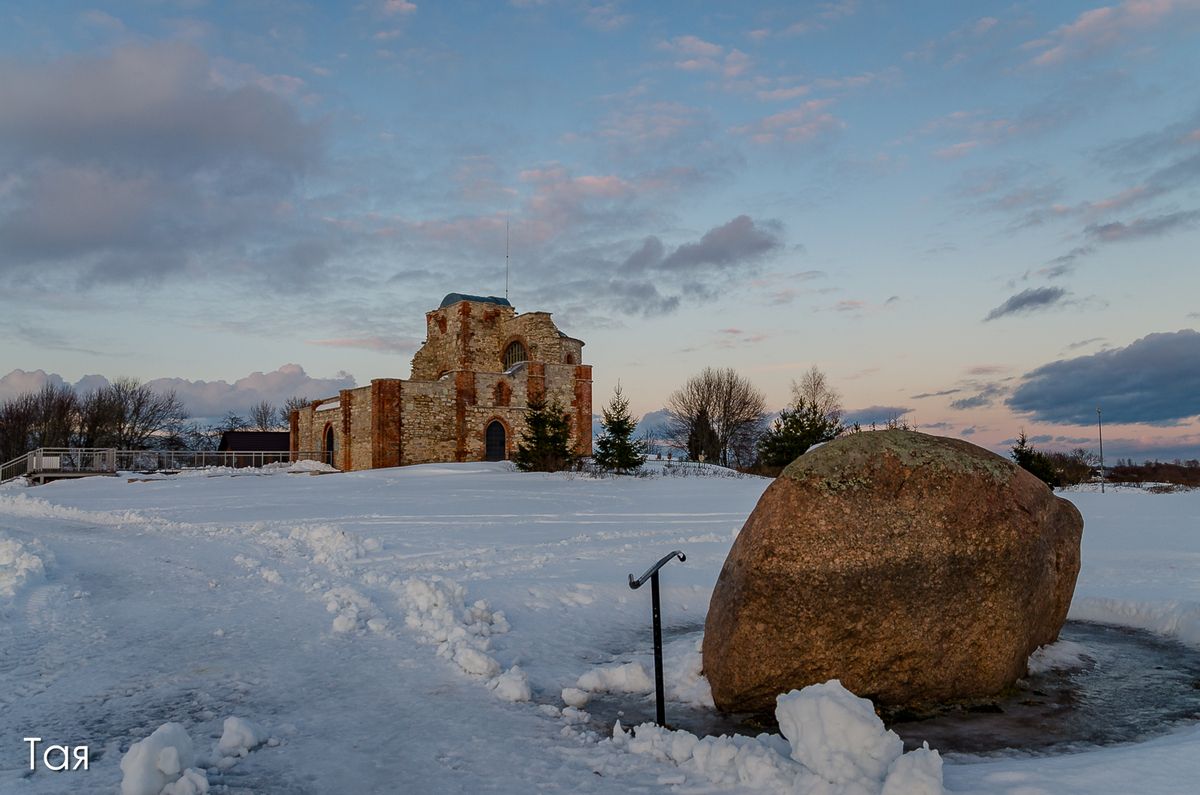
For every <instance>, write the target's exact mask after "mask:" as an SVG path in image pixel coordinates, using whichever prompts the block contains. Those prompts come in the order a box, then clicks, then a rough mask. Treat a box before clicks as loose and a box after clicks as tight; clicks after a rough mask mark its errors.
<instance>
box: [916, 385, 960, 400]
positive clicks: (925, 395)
mask: <svg viewBox="0 0 1200 795" xmlns="http://www.w3.org/2000/svg"><path fill="white" fill-rule="evenodd" d="M961 391H962V388H960V387H955V388H954V389H943V390H941V391H940V392H922V393H921V394H919V395H911V396H910V399H911V400H924V399H925V398H931V397H945V396H947V395H957V394H958V393H959V392H961Z"/></svg>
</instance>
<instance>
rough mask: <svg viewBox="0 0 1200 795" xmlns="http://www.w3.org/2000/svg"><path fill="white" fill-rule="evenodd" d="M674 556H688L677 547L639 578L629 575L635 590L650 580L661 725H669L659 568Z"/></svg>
mask: <svg viewBox="0 0 1200 795" xmlns="http://www.w3.org/2000/svg"><path fill="white" fill-rule="evenodd" d="M672 558H679V561H680V562H681V563H682V562H683V561H685V560H687V556H686V555H684V554H683V553H682V552H680V551H679V550H678V549H676V550H674V551H673V552H671V553H670V554H668V555H666V556H665V557H663V559H662V560H660V561H659V562H658V563H655V564H654V565H653V566H651V567H650V568H649V569H647V570H646V573H645V574H643V575H642V576H641V577H639V578H638V579H636V580H635V579H634V578H633V575H632V574H630V575H629V587H630V588H632V589H634V590H637V589H638V588H641V587H642V585H644V584H645V582H646V580H647V579H649V580H650V604H651V606H652V618H653V621H654V706H655V716H656V717H657V721H656V722H657V723H658V725H659V726H666V725H667V708H666V704H665V703H664V700H663V693H664V691H663V661H662V610H661V608H660V606H659V598H658V570H659V569H661V568H662V567H663V566H665V565H666V564H667V563H668V562H669V561H670V560H671V559H672Z"/></svg>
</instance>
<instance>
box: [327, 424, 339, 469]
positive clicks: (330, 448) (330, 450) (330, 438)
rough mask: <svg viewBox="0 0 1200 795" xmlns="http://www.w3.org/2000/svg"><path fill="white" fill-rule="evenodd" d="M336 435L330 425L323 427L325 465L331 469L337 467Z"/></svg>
mask: <svg viewBox="0 0 1200 795" xmlns="http://www.w3.org/2000/svg"><path fill="white" fill-rule="evenodd" d="M336 456H337V434H335V433H334V432H333V426H332V425H326V426H325V463H326V464H329V466H331V467H335V466H337V459H336Z"/></svg>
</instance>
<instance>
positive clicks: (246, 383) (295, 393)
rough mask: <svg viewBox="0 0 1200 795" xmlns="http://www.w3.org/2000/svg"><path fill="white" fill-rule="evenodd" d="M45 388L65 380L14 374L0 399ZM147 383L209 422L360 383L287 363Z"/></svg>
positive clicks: (82, 388) (1, 382)
mask: <svg viewBox="0 0 1200 795" xmlns="http://www.w3.org/2000/svg"><path fill="white" fill-rule="evenodd" d="M108 383H109V379H108V378H106V377H104V376H101V375H88V376H84V377H83V378H81V379H80V380H79V381H77V382H75V383H74V384H72V385H71V386H73V387H74V388H75V389H76V390H77V391H79V392H81V393H86V392H90V391H92V390H94V389H97V388H99V387H102V386H106V385H107V384H108ZM44 384H54V385H59V386H61V385H64V384H66V382H65V381H64V380H63V378H62V376H60V375H58V374H57V373H47V372H45V371H44V370H34V371H32V372H26V371H24V370H13V371H12V372H10V373H8V374H7V375H5V376H4V377H3V378H0V400H5V399H8V398H10V397H13V396H14V395H17V394H20V393H22V392H29V391H34V390H37V389H41V388H42V386H43V385H44ZM146 384H148V385H149V386H150V387H151V388H152V389H154V390H156V391H158V392H165V391H167V390H175V394H176V396H177V397H178V398H179V399H180V400H182V401H183V404H184V407H185V408H186V409H187V411H188V413H189V415H190V416H192V417H196V418H200V419H210V418H216V417H220V416H222V415H224V414H225V413H226V412H229V411H235V412H238V413H239V414H243V415H244V414H245V413H246V412H247V411H248V410H249V408H250V407H251V406H253V405H254V404H256V403H258V402H260V401H263V400H267V401H270V402H271V403H274V404H276V405H281V404H282V403H283V402H284V401H286V400H287V399H288V398H292V397H308V398H313V399H317V398H322V397H329V396H331V395H335V394H337V392H338V390H341V389H349V388H351V387H353V386H354V385H355V382H354V377H353V376H352V375H350V374H349V373H345V372H343V373H338V374H337V375H336V376H335V377H333V378H313V377H311V376H310V375H308V373H306V372H304V368H303V367H301V366H300V365H298V364H285V365H283V366H282V367H280V368H279V369H278V370H273V371H271V372H269V373H262V372H255V373H251V374H250V375H248V376H245V377H244V378H239V379H237V380H236V381H234V382H233V383H232V384H230V383H229V382H227V381H199V380H198V381H189V380H187V379H184V378H155V379H153V380H151V381H147V382H146Z"/></svg>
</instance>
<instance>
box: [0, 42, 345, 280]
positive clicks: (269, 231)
mask: <svg viewBox="0 0 1200 795" xmlns="http://www.w3.org/2000/svg"><path fill="white" fill-rule="evenodd" d="M278 83H279V81H278V80H276V81H275V82H272V81H271V80H269V79H267V78H265V77H263V76H258V75H257V74H256V73H254V72H253V70H249V71H247V72H246V74H244V75H243V76H242V79H241V82H237V83H234V82H230V81H228V80H224V81H223V80H222V79H221V77H220V70H219V69H218V68H217V67H216V64H214V62H213V61H211V60H210V59H209V58H208V56H207V55H206V54H205V53H204V52H202V51H201V50H199V49H197V48H195V47H194V46H192V45H189V44H185V43H182V42H171V43H163V44H149V45H145V44H127V45H124V46H121V47H119V48H117V49H115V50H113V51H111V52H109V53H107V54H104V55H98V56H91V57H81V58H64V59H61V60H57V61H52V62H48V63H17V62H12V61H9V62H4V63H0V108H2V109H3V111H2V112H0V171H6V172H7V173H8V175H9V184H10V187H9V190H8V195H7V200H6V201H5V202H4V204H3V206H2V207H0V274H3V273H5V272H8V273H10V274H15V273H17V272H36V273H39V274H42V275H44V274H46V273H56V275H61V274H63V273H66V274H72V275H75V276H78V277H82V278H83V280H84V283H85V284H88V285H90V284H103V283H114V282H129V281H144V280H157V279H162V278H164V277H169V276H170V275H172V274H176V273H181V272H184V271H187V270H188V269H189V268H199V267H204V268H205V269H206V270H210V271H211V270H213V269H217V268H219V267H221V266H225V270H226V272H229V273H233V272H248V271H255V272H266V271H270V272H272V273H288V274H289V275H290V278H301V279H302V278H304V277H305V275H306V274H307V275H311V274H312V272H313V270H314V268H313V266H312V261H313V260H312V256H311V253H312V251H313V249H312V247H311V246H312V244H308V243H306V244H291V243H290V242H287V241H290V240H292V239H294V238H295V237H311V235H312V234H313V226H314V225H313V224H310V223H309V222H308V221H307V219H305V218H304V217H303V211H302V207H301V205H302V202H300V201H299V200H298V196H297V185H298V182H299V180H300V179H301V177H303V176H304V175H305V174H306V173H308V172H310V171H311V170H313V169H314V168H315V167H316V165H317V164H318V163H319V161H320V158H321V149H322V146H321V141H322V135H321V130H320V127H319V126H318V125H316V124H313V123H309V122H306V121H305V120H303V119H302V118H301V116H300V115H299V113H298V112H297V110H296V109H295V107H293V105H292V104H291V103H290V102H289V101H288V100H287V99H286V98H285V97H284V96H283V95H282V94H281V93H279V92H278V91H277V90H272V88H274V87H276V86H277V84H278ZM296 245H299V246H300V248H295V246H296ZM247 252H254V254H253V255H252V258H253V260H254V262H253V266H252V267H249V268H248V267H246V266H247V263H246V262H245V259H246V257H247ZM200 260H203V263H202V265H201V262H200ZM276 283H280V284H283V283H287V280H278V281H277V282H276Z"/></svg>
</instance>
